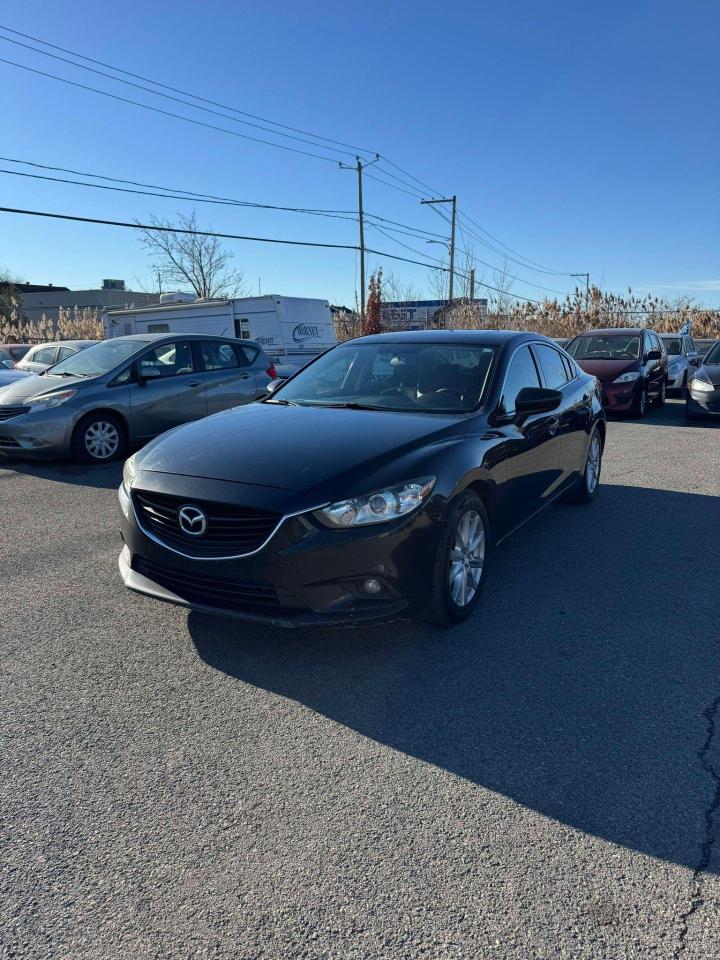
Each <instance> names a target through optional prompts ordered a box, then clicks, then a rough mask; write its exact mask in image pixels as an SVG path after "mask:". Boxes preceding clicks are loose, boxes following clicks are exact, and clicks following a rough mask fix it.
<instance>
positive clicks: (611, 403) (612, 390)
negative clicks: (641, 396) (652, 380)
mask: <svg viewBox="0 0 720 960" xmlns="http://www.w3.org/2000/svg"><path fill="white" fill-rule="evenodd" d="M640 389H641V382H640V380H633V381H631V382H630V383H612V382H610V383H603V384H602V405H603V407H604V409H605V410H606V411H607V412H608V413H629V412H630V411H631V410H632V408H633V404H634V403H635V400H636V398H637V396H638V393H639V392H640Z"/></svg>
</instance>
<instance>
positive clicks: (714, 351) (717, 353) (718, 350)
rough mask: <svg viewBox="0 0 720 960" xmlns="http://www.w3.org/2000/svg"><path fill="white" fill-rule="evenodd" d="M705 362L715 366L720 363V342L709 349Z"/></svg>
mask: <svg viewBox="0 0 720 960" xmlns="http://www.w3.org/2000/svg"><path fill="white" fill-rule="evenodd" d="M705 363H709V364H711V365H712V366H715V364H720V343H716V344H715V345H714V346H712V347H711V348H710V350H708V352H707V355H706V357H705Z"/></svg>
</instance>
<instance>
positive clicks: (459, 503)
mask: <svg viewBox="0 0 720 960" xmlns="http://www.w3.org/2000/svg"><path fill="white" fill-rule="evenodd" d="M489 552H490V522H489V519H488V515H487V511H486V509H485V506H484V504H483V502H482V500H481V499H480V497H479V496H478V495H477V494H476V493H473V492H471V491H468V492H467V493H463V494H461V495H460V496H459V497H458V498H457V499H456V500H455V502H454V503H453V504H452V505H451V507H450V511H449V514H448V518H447V521H446V524H445V529H444V531H443V533H442V535H441V537H440V543H439V545H438V549H437V553H436V555H435V563H434V567H433V578H432V586H431V590H430V598H429V600H428V604H427V606H426V608H425V610H424V611H423V612H422V614H421V619H423V620H425V621H426V622H428V623H433V624H436V625H437V626H441V627H450V626H454V625H455V624H458V623H462V622H463V620H467V618H468V617H469V616H470V615H471V614H472V612H473V611H474V609H475V607H476V606H477V603H478V600H479V599H480V592H481V590H482V588H483V585H484V583H485V578H486V574H487V567H488V555H489Z"/></svg>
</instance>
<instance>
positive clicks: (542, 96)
mask: <svg viewBox="0 0 720 960" xmlns="http://www.w3.org/2000/svg"><path fill="white" fill-rule="evenodd" d="M0 22H1V23H2V24H3V25H4V26H6V27H11V28H13V29H15V30H19V31H22V32H24V33H27V34H32V35H34V36H36V37H38V38H40V39H43V40H47V41H49V42H51V43H54V44H57V45H59V46H62V47H66V48H68V49H70V50H74V51H77V52H79V53H83V54H85V55H87V56H90V57H94V58H96V59H98V60H101V61H104V62H106V63H110V64H113V65H116V66H120V67H123V68H125V69H126V70H130V71H133V72H135V73H138V74H142V75H143V76H146V77H150V78H153V79H157V80H160V81H162V82H164V83H167V84H170V85H172V86H175V87H180V88H182V89H183V90H187V91H189V92H192V93H197V94H199V95H200V96H204V97H208V98H211V99H213V100H217V101H220V102H222V103H224V104H228V105H231V106H234V107H236V108H238V109H240V110H244V111H247V112H249V113H252V114H256V115H259V116H263V117H267V118H268V119H271V120H274V121H277V122H280V123H284V124H288V125H291V126H293V127H298V128H302V129H303V130H307V131H311V132H313V133H317V134H320V135H322V136H324V137H328V138H333V139H337V140H339V141H344V142H346V143H349V144H353V145H358V146H361V147H365V148H368V149H369V150H372V151H379V152H380V153H381V154H382V155H383V157H386V158H390V159H391V160H393V161H394V162H395V163H397V164H399V165H400V166H401V167H402V168H403V169H404V170H406V171H408V172H409V173H411V174H413V175H414V176H415V177H418V178H419V179H420V180H422V181H424V182H426V183H428V184H431V185H433V186H437V187H439V189H440V190H442V191H443V192H445V193H446V194H451V193H455V194H457V196H458V204H459V207H460V209H461V210H462V211H464V212H465V213H466V214H467V215H469V216H470V217H471V218H472V219H473V220H474V221H475V222H476V223H477V224H479V225H480V226H481V227H483V228H484V229H485V230H487V231H490V233H491V234H493V235H494V236H495V237H497V238H499V239H500V240H501V241H502V242H503V243H504V244H507V245H508V246H509V247H510V248H512V250H514V251H517V252H519V253H520V254H521V255H522V260H523V263H521V264H518V263H513V262H512V261H508V262H507V263H505V262H504V260H503V258H502V257H500V256H499V255H498V254H497V253H495V252H494V251H493V250H491V249H489V248H487V247H486V246H483V244H482V243H481V242H480V239H479V238H483V237H484V238H485V239H487V237H485V235H484V234H482V233H479V232H478V231H477V229H476V228H474V227H472V226H471V225H470V224H468V222H467V221H465V226H466V227H468V228H470V229H472V230H473V231H474V232H475V233H476V234H477V236H476V237H475V238H473V237H472V236H471V235H470V234H469V233H465V235H464V236H463V237H461V236H459V237H458V240H459V242H460V244H461V245H463V244H464V245H465V246H466V248H468V247H471V250H472V252H473V253H474V255H475V256H476V257H478V258H482V259H483V260H486V261H487V262H488V263H491V264H494V265H497V266H499V267H500V268H501V269H502V268H503V267H504V268H505V269H507V270H508V271H510V272H511V273H513V274H515V275H517V276H519V277H521V278H522V281H520V280H517V281H515V282H514V284H513V292H514V293H516V294H518V295H526V296H528V297H538V296H542V295H543V291H542V290H540V289H538V288H537V287H533V286H530V285H529V284H528V283H526V282H525V281H531V282H532V283H535V284H540V285H543V286H548V287H551V288H554V289H561V290H569V289H571V287H572V285H573V283H574V281H573V280H571V279H570V278H569V277H567V276H562V275H554V274H548V273H540V272H536V271H533V270H532V269H530V267H529V266H528V265H527V264H526V263H525V260H526V258H529V259H530V260H532V261H534V262H535V263H538V264H542V265H544V266H547V267H549V268H552V269H554V270H558V271H563V272H567V273H570V272H581V271H583V272H584V271H586V270H587V271H589V272H590V275H591V278H592V280H593V281H594V282H599V283H601V284H602V285H603V286H604V287H607V288H609V289H613V290H617V291H622V290H624V289H626V288H627V287H628V285H631V286H632V287H633V290H635V291H636V292H639V293H645V292H648V291H652V292H654V293H657V294H658V295H664V296H667V297H676V296H680V295H683V294H687V295H691V296H694V297H696V298H697V300H698V301H699V302H701V303H706V304H711V305H720V245H719V244H718V222H719V214H720V177H718V170H719V169H720V133H719V132H718V113H719V111H718V102H719V99H720V98H719V92H720V82H719V81H720V56H719V55H718V37H719V36H720V4H718V3H717V2H716V0H686V2H683V3H678V2H670V0H655V2H645V3H643V2H616V0H610V2H607V0H605V2H603V3H600V2H594V3H583V4H578V3H574V2H559V0H546V2H543V3H537V2H506V3H504V4H499V3H484V2H483V3H481V2H449V3H446V4H442V5H441V4H438V3H437V2H435V3H430V2H424V0H423V2H414V3H410V2H397V0H385V2H382V3H380V2H376V0H366V2H364V3H363V4H362V5H360V6H348V5H347V4H338V3H330V2H313V0H308V2H305V3H302V4H298V3H297V2H290V0H278V2H274V3H243V2H237V3H233V4H228V3H226V2H219V0H209V2H208V0H206V2H203V3H202V4H200V3H190V2H186V0H185V2H183V0H181V2H173V3H169V2H152V0H150V2H147V0H146V2H145V3H142V4H141V3H139V2H137V0H128V2H126V3H125V4H123V5H122V6H118V7H117V8H116V9H114V10H113V9H112V8H108V7H105V8H103V7H101V6H98V5H97V4H96V3H90V2H85V0H66V2H64V3H62V4H58V3H55V2H44V0H23V2H22V3H19V2H18V0H7V2H6V3H5V4H3V12H2V16H0ZM2 34H3V35H5V36H11V35H10V34H6V33H5V31H2ZM15 39H21V38H17V37H15ZM0 48H1V50H0V57H4V58H7V59H11V60H14V61H17V62H20V63H24V64H26V65H28V66H31V67H34V68H36V69H39V70H45V71H48V72H51V73H55V74H57V75H59V76H64V77H67V78H69V79H72V80H75V81H77V82H82V83H89V84H91V85H93V86H97V87H99V88H102V89H104V90H108V91H112V92H114V93H116V94H118V95H120V96H126V97H131V98H137V99H141V100H143V101H144V102H146V103H151V104H154V105H156V106H158V107H160V108H164V109H168V110H176V111H177V112H181V113H185V114H186V115H188V116H192V117H195V118H196V119H198V120H205V121H206V122H209V123H213V122H215V123H218V124H221V125H225V126H228V127H231V128H232V129H235V130H236V131H238V132H245V133H247V134H248V135H254V134H255V135H258V136H265V134H263V133H262V132H259V131H257V130H253V129H252V128H249V127H243V126H242V125H240V124H237V123H234V122H232V121H225V120H222V119H219V118H217V117H212V116H209V115H206V114H203V113H202V112H200V111H197V110H192V109H190V108H187V107H183V106H180V105H177V104H171V103H169V102H167V101H163V100H162V99H161V98H157V97H153V96H151V95H149V94H144V93H142V92H140V91H132V90H131V89H130V88H128V87H124V86H123V85H122V84H115V83H112V82H111V81H109V80H105V79H104V78H102V77H98V76H93V75H92V74H90V73H86V72H85V71H83V70H79V69H76V68H73V67H71V66H69V65H67V64H63V63H59V62H57V61H54V60H51V59H49V58H47V57H44V56H42V55H40V54H36V53H33V52H31V51H30V50H27V49H24V48H22V47H18V46H16V45H14V44H12V43H8V42H6V41H0ZM55 52H57V51H55ZM0 90H2V101H3V107H4V109H3V125H2V127H3V137H2V149H1V151H0V152H1V153H2V155H3V156H4V157H10V158H15V159H23V160H31V161H34V162H39V163H45V164H50V165H54V166H59V167H68V168H73V169H77V170H81V171H88V172H90V173H101V174H105V175H108V176H113V177H118V178H123V179H129V180H136V181H143V182H147V183H153V184H162V185H168V186H171V187H179V188H181V189H183V190H192V191H196V192H202V193H212V194H219V195H223V196H227V197H233V198H237V199H242V200H249V201H259V202H266V203H270V204H275V205H284V206H302V207H318V208H323V209H343V210H345V209H347V210H352V209H353V208H354V206H355V204H356V199H357V195H356V178H355V176H354V174H353V173H349V172H344V171H341V170H340V169H338V167H337V165H336V164H335V163H334V162H327V161H321V160H316V159H313V158H308V157H303V156H299V155H296V154H293V153H290V152H287V151H283V150H279V149H273V148H271V147H267V146H264V145H261V144H255V143H252V142H250V141H248V140H244V139H241V138H239V137H236V136H230V135H227V134H224V133H220V132H216V131H213V130H209V129H204V128H201V127H198V126H193V125H191V124H187V123H184V122H182V121H179V120H175V119H172V118H170V117H164V116H160V115H158V114H155V113H152V112H150V111H147V110H143V109H141V108H138V107H135V106H132V105H130V104H125V103H121V102H117V101H113V100H110V99H107V98H105V97H102V96H99V95H96V94H94V93H90V92H86V91H82V90H79V89H75V88H72V87H69V86H67V85H65V84H62V83H58V82H56V81H54V80H50V79H46V78H44V77H41V76H37V75H34V74H31V73H28V72H26V71H23V70H20V69H18V68H16V67H13V66H9V65H7V64H5V63H0ZM272 139H277V138H272ZM284 142H286V143H287V144H288V145H293V141H284ZM294 145H295V146H298V147H300V148H301V149H302V148H303V147H304V145H303V144H299V143H295V144H294ZM307 149H312V148H309V147H308V148H307ZM323 152H324V151H323ZM351 153H352V151H351ZM327 155H328V156H330V157H331V158H335V159H343V160H348V161H350V162H352V157H351V156H344V155H342V154H338V153H332V152H329V151H328V152H327ZM0 168H2V169H15V170H25V171H30V169H31V168H29V167H22V166H18V165H16V164H11V163H8V162H0ZM375 169H376V171H378V172H380V170H381V169H382V167H381V166H378V167H376V168H375ZM384 170H385V173H384V176H386V177H387V176H388V174H389V173H390V172H394V173H395V174H396V175H398V176H401V177H402V174H400V173H399V172H398V171H397V170H396V169H395V168H393V167H388V166H384ZM35 172H38V173H42V172H43V171H37V170H36V171H35ZM368 172H371V171H368ZM50 175H56V176H63V174H50ZM418 189H419V190H421V192H426V193H427V191H422V188H418ZM0 200H1V204H0V205H2V206H10V207H23V208H30V209H38V210H51V211H56V212H64V213H75V214H80V215H83V216H91V217H93V216H94V217H104V218H108V219H124V220H132V219H136V220H142V219H144V218H146V217H147V216H148V214H149V213H150V212H152V213H155V214H157V215H159V216H163V217H173V216H174V215H175V213H176V211H178V210H182V211H186V212H189V211H191V210H192V209H193V206H196V208H197V210H198V216H199V218H200V220H201V222H202V223H203V224H205V225H212V226H213V227H214V228H215V229H217V230H222V231H226V232H232V233H242V234H254V235H263V236H275V237H286V238H291V239H310V240H317V241H325V242H331V243H350V244H353V243H356V238H357V225H356V224H355V223H353V222H352V221H345V220H337V219H328V218H324V217H312V216H306V215H299V214H294V213H280V212H276V211H267V210H248V209H241V208H237V207H235V208H231V207H222V206H205V205H202V204H197V205H195V204H193V203H192V202H184V201H178V200H170V199H161V198H153V197H135V196H131V195H124V194H121V193H111V192H106V191H100V190H91V189H87V188H82V187H76V186H72V185H65V184H55V183H44V182H42V181H33V180H29V179H25V178H21V177H15V176H9V175H7V174H0ZM365 205H366V208H367V210H368V211H370V212H371V213H375V214H378V215H381V216H384V217H386V218H389V219H392V220H396V221H398V222H401V223H403V224H408V225H410V226H412V227H418V228H421V229H423V230H426V231H432V232H437V233H439V234H443V233H446V232H447V225H446V224H445V223H444V222H443V221H442V220H441V219H440V218H439V217H438V216H437V215H435V214H434V213H433V211H432V210H431V209H429V208H428V207H422V206H421V205H420V202H419V197H417V196H408V195H407V194H405V193H402V192H400V191H398V190H393V189H390V188H389V187H387V186H385V185H383V184H380V183H377V182H374V181H372V180H370V179H369V178H368V179H366V182H365ZM0 225H1V226H0V267H5V268H7V269H9V270H10V271H11V272H13V273H16V274H18V275H22V276H23V277H25V278H26V279H28V280H29V281H31V282H36V283H56V284H64V285H67V286H72V287H82V286H87V285H90V286H95V285H97V283H98V281H99V280H100V279H101V278H103V277H119V278H124V279H125V280H126V282H127V283H128V285H129V286H132V287H135V288H138V286H139V285H140V284H144V285H148V284H150V283H151V281H150V272H149V262H148V259H147V256H146V254H145V253H144V252H143V250H142V248H141V247H140V245H139V243H138V242H137V240H136V239H135V236H134V234H133V232H132V231H129V230H119V229H113V228H110V227H103V226H83V225H79V224H77V225H76V224H70V223H64V222H59V221H58V222H51V221H47V220H38V219H35V218H28V217H16V216H10V215H6V214H3V215H2V219H1V220H0ZM393 237H394V239H390V238H388V237H386V236H384V235H382V234H380V233H378V231H377V230H376V229H374V228H372V227H371V228H369V229H368V234H367V237H366V242H367V244H368V245H369V246H373V247H376V248H378V249H381V250H384V251H388V252H394V253H397V254H398V255H400V256H403V255H405V256H408V257H415V256H416V254H414V253H412V252H410V251H408V250H407V249H405V248H403V247H402V246H399V245H398V243H397V241H402V242H403V243H406V244H407V245H409V246H411V247H414V248H415V249H416V250H419V251H420V253H421V254H422V256H423V258H425V257H438V258H441V257H443V256H445V253H444V249H443V247H442V246H441V245H440V244H437V245H428V244H426V243H425V242H424V240H423V239H422V238H420V237H417V236H413V237H408V236H405V235H402V234H394V235H393ZM491 242H492V241H491ZM231 247H232V249H233V251H234V253H235V260H236V265H237V266H238V267H240V268H242V269H243V270H244V271H245V274H246V278H247V280H248V282H249V283H250V284H251V285H252V286H253V287H254V288H257V284H258V278H259V279H260V282H261V285H262V290H263V292H276V293H284V294H295V295H305V296H319V297H323V298H327V299H329V300H331V301H333V302H344V303H351V302H352V301H353V299H354V291H355V285H356V276H357V264H356V259H357V258H356V255H355V253H353V252H352V251H330V250H328V251H322V250H307V249H301V248H284V247H275V246H269V245H260V244H252V243H246V242H233V243H232V244H231ZM377 262H378V260H377V258H375V257H370V258H369V267H370V268H372V267H374V266H376V265H377ZM381 262H382V264H383V266H384V267H385V270H386V271H388V270H392V272H393V273H394V274H395V276H396V277H397V278H398V279H399V280H401V281H402V282H404V283H407V284H410V283H411V284H413V285H414V286H415V287H416V288H418V289H419V290H420V291H421V292H422V293H423V294H425V295H430V293H431V291H430V288H429V286H428V280H427V274H428V271H427V270H426V269H425V268H423V267H413V266H410V265H403V264H402V263H392V262H391V261H390V260H388V259H387V258H381ZM476 267H477V271H478V277H480V276H483V275H484V279H485V280H486V282H488V283H493V270H492V269H490V268H488V267H484V266H483V265H482V264H479V263H478V264H477V265H476Z"/></svg>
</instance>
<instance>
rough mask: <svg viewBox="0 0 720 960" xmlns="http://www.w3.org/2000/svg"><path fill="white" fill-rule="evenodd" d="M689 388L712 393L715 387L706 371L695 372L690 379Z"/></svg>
mask: <svg viewBox="0 0 720 960" xmlns="http://www.w3.org/2000/svg"><path fill="white" fill-rule="evenodd" d="M690 389H691V390H697V391H699V392H700V393H712V392H713V390H714V389H715V387H714V385H713V384H712V382H711V381H710V377H709V376H708V375H707V374H706V373H699V374H698V373H696V374H695V376H694V377H693V378H692V380H691V381H690Z"/></svg>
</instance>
